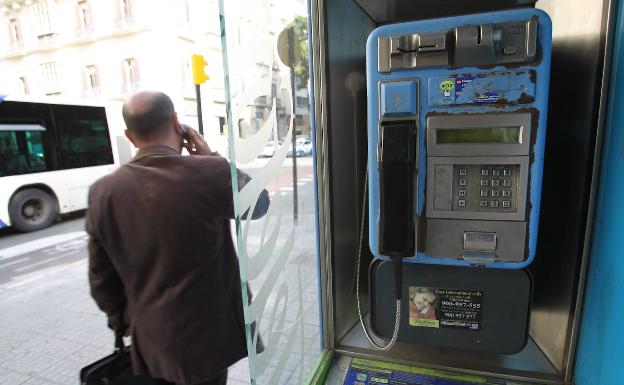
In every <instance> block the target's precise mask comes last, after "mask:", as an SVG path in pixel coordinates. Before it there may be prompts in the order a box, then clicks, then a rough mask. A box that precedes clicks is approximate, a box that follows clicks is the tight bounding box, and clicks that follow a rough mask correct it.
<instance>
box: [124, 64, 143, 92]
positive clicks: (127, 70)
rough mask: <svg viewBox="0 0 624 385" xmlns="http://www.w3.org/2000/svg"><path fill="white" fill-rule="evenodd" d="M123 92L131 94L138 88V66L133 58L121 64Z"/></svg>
mask: <svg viewBox="0 0 624 385" xmlns="http://www.w3.org/2000/svg"><path fill="white" fill-rule="evenodd" d="M121 65H122V82H123V91H124V92H132V91H134V90H136V89H138V88H139V80H140V79H139V65H138V63H137V61H136V59H134V58H129V59H124V61H123V62H122V64H121Z"/></svg>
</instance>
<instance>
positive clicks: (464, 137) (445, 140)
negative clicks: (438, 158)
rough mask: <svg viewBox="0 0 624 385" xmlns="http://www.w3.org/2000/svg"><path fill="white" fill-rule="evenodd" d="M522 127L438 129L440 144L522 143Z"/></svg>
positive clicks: (437, 135) (437, 140)
mask: <svg viewBox="0 0 624 385" xmlns="http://www.w3.org/2000/svg"><path fill="white" fill-rule="evenodd" d="M520 135H521V129H520V127H487V128H485V127H484V128H445V129H437V130H436V142H437V143H438V144H462V143H511V144H517V143H520Z"/></svg>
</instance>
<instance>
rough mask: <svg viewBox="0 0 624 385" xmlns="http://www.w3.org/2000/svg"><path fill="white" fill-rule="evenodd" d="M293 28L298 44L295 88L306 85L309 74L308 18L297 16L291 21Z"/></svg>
mask: <svg viewBox="0 0 624 385" xmlns="http://www.w3.org/2000/svg"><path fill="white" fill-rule="evenodd" d="M291 26H292V27H293V30H294V37H295V44H297V45H299V48H300V49H299V55H298V57H296V58H295V68H294V72H295V78H296V81H295V84H296V87H297V88H306V87H307V86H308V77H309V74H310V61H309V60H310V55H309V46H308V18H307V17H305V16H297V17H296V18H295V20H294V21H293V22H292V23H291Z"/></svg>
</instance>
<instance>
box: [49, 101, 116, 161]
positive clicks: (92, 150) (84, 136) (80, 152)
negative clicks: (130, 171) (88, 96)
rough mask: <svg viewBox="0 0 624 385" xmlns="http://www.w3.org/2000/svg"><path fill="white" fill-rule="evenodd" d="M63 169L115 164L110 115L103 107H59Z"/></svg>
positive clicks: (57, 120) (58, 123) (56, 114)
mask: <svg viewBox="0 0 624 385" xmlns="http://www.w3.org/2000/svg"><path fill="white" fill-rule="evenodd" d="M54 116H55V119H56V123H57V124H56V128H57V132H58V138H59V144H60V154H61V160H62V163H63V165H62V168H64V169H69V168H79V167H91V166H101V165H106V164H112V163H113V153H112V150H111V143H110V137H109V133H108V126H107V123H106V112H105V110H104V108H102V107H76V106H55V107H54Z"/></svg>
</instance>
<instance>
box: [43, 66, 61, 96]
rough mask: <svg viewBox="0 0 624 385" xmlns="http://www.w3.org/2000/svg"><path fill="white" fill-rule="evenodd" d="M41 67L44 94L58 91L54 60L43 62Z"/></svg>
mask: <svg viewBox="0 0 624 385" xmlns="http://www.w3.org/2000/svg"><path fill="white" fill-rule="evenodd" d="M40 69H41V85H42V89H43V92H44V93H45V94H46V95H51V94H57V93H59V91H60V90H59V81H58V72H57V65H56V62H49V63H43V64H41V65H40Z"/></svg>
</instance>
